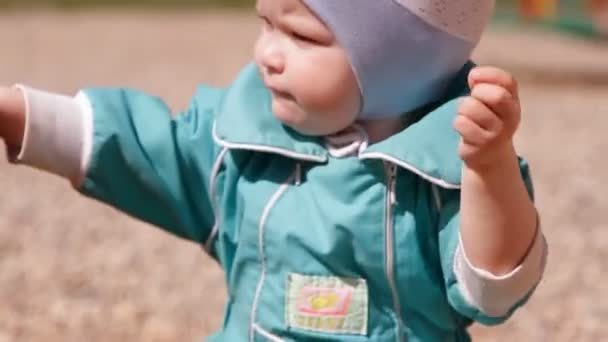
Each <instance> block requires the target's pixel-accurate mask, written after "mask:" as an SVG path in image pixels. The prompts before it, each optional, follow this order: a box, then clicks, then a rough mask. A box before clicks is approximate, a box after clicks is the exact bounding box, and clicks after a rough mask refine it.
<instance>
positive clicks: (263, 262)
mask: <svg viewBox="0 0 608 342" xmlns="http://www.w3.org/2000/svg"><path fill="white" fill-rule="evenodd" d="M297 172H298V169H297V168H296V170H294V172H292V173H291V175H290V176H289V177H288V178H287V179H286V180H285V182H284V183H283V184H281V186H279V188H278V189H277V190H276V191H275V193H274V194H273V195H272V197H271V198H270V200H269V201H268V203H267V204H266V207H264V211H263V212H262V217H261V218H260V224H259V226H258V253H259V257H260V264H261V268H262V272H261V274H260V280H259V281H258V285H257V287H256V290H255V296H254V298H253V305H252V306H251V323H250V324H251V331H250V336H249V341H250V342H253V341H254V329H255V325H256V322H255V314H256V310H257V306H258V301H259V300H260V295H261V294H262V287H263V286H264V280H265V278H266V257H265V256H264V226H265V225H266V220H268V216H269V215H270V210H271V209H272V207H274V205H275V204H276V203H277V201H278V200H279V198H280V197H281V196H282V195H283V193H285V191H287V189H288V188H289V184H290V183H292V182H293V181H294V179H295V177H296V173H297Z"/></svg>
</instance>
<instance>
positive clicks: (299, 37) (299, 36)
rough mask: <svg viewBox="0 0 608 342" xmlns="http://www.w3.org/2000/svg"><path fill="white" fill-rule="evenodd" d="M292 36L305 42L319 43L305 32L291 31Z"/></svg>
mask: <svg viewBox="0 0 608 342" xmlns="http://www.w3.org/2000/svg"><path fill="white" fill-rule="evenodd" d="M291 36H292V37H293V38H294V39H295V40H299V41H301V42H303V43H308V44H318V42H317V41H316V40H315V39H314V38H312V37H310V36H305V35H303V34H300V33H297V32H291Z"/></svg>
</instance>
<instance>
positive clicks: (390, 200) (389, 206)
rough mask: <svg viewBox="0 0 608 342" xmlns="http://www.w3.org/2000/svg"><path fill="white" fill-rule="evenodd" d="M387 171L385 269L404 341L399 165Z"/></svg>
mask: <svg viewBox="0 0 608 342" xmlns="http://www.w3.org/2000/svg"><path fill="white" fill-rule="evenodd" d="M384 168H385V172H386V183H387V185H386V188H387V191H386V198H385V210H384V222H385V223H384V243H385V246H384V247H385V248H384V249H385V256H384V260H385V265H384V266H385V270H386V279H387V281H388V285H389V287H390V290H391V297H392V300H393V310H394V311H395V316H396V320H397V341H399V342H404V341H405V338H404V334H403V318H402V317H401V301H400V300H399V292H397V284H396V283H395V248H394V242H395V241H394V240H395V239H394V229H393V228H394V227H393V207H394V205H395V203H396V202H397V197H396V195H395V185H396V183H397V166H396V165H395V164H392V163H388V162H387V163H385V164H384Z"/></svg>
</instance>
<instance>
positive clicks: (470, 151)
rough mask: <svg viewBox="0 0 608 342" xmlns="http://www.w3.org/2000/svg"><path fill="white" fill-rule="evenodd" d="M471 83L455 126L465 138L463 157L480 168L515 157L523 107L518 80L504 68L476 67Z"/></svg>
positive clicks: (462, 149)
mask: <svg viewBox="0 0 608 342" xmlns="http://www.w3.org/2000/svg"><path fill="white" fill-rule="evenodd" d="M469 86H470V87H471V96H468V97H466V98H464V99H463V100H462V102H461V103H460V105H459V107H458V117H457V118H456V120H455V121H454V128H455V129H456V131H457V132H458V133H460V135H461V137H462V141H461V142H460V146H459V151H458V152H459V155H460V158H462V160H463V161H464V162H465V164H466V165H467V166H468V167H470V168H472V169H479V168H485V167H488V166H491V165H492V164H493V163H495V162H497V161H500V160H501V158H511V157H513V155H514V152H513V135H514V134H515V131H516V130H517V128H518V126H519V122H520V120H521V110H520V103H519V95H518V90H517V82H516V81H515V79H514V78H513V76H512V75H511V74H509V73H507V72H506V71H504V70H502V69H498V68H495V67H477V68H475V69H473V70H472V71H471V73H470V74H469Z"/></svg>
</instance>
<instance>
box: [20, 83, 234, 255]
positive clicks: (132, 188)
mask: <svg viewBox="0 0 608 342" xmlns="http://www.w3.org/2000/svg"><path fill="white" fill-rule="evenodd" d="M21 88H22V90H23V91H24V93H25V96H26V103H27V112H28V113H27V120H26V132H25V137H24V143H23V146H22V147H21V151H20V153H19V155H18V156H16V161H17V162H20V163H24V164H28V165H30V166H34V167H37V168H39V169H43V170H46V171H49V172H52V173H55V174H58V175H60V176H63V177H66V178H68V179H69V180H70V181H71V182H72V184H73V185H74V187H76V188H77V189H78V190H79V191H81V192H82V193H83V194H85V195H87V196H89V197H92V198H95V199H97V200H99V201H102V202H104V203H107V204H109V205H111V206H113V207H115V208H117V209H118V210H120V211H123V212H125V213H127V214H129V215H131V216H133V217H135V218H138V219H140V220H143V221H145V222H148V223H151V224H153V225H156V226H158V227H161V228H163V229H164V230H166V231H168V232H170V233H172V234H175V235H177V236H180V237H182V238H185V239H189V240H193V241H196V242H199V243H204V242H205V240H206V238H207V237H208V235H209V233H210V231H211V229H212V226H213V222H214V217H213V210H212V204H211V199H210V196H209V193H210V188H211V179H210V178H211V176H212V175H211V174H212V169H213V166H214V163H215V159H216V157H217V156H218V148H217V146H216V145H215V144H214V143H213V139H212V126H213V122H214V112H215V107H216V106H217V104H218V103H219V101H220V98H221V96H222V91H221V90H219V89H211V88H200V89H199V91H198V92H197V94H196V96H195V97H194V98H193V100H192V102H191V104H190V106H189V108H188V109H187V110H186V111H184V112H183V113H180V114H179V115H177V116H176V117H175V118H173V117H172V115H171V112H170V110H169V108H168V107H167V105H166V104H165V103H164V102H162V101H161V100H160V99H158V98H155V97H153V96H150V95H147V94H144V93H142V92H139V91H136V90H132V89H119V88H116V89H112V88H107V89H86V90H83V91H81V92H80V93H79V94H78V95H77V96H76V97H75V98H72V97H65V96H61V95H57V94H51V93H46V92H42V91H38V90H34V89H30V88H26V87H21Z"/></svg>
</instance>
